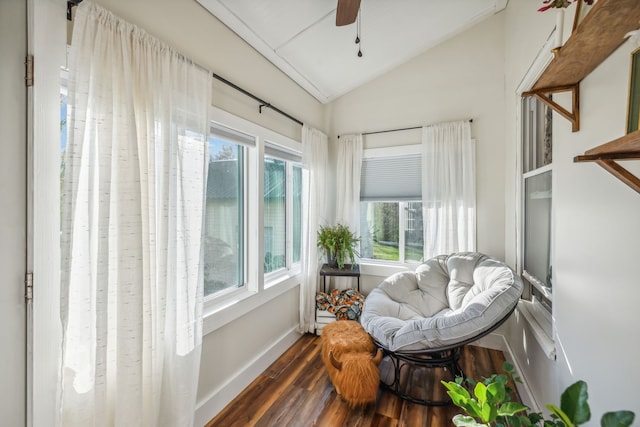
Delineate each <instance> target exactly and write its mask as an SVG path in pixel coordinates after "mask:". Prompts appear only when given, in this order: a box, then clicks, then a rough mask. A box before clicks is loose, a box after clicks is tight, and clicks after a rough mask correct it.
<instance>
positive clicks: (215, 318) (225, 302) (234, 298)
mask: <svg viewBox="0 0 640 427" xmlns="http://www.w3.org/2000/svg"><path fill="white" fill-rule="evenodd" d="M299 285H300V274H296V275H292V276H287V277H285V276H282V277H279V278H278V280H277V281H275V282H272V283H270V284H269V287H268V288H265V289H264V290H262V291H260V292H256V291H248V290H245V291H241V292H238V293H237V294H234V295H230V296H229V297H228V298H224V299H221V300H220V301H214V302H212V303H211V305H209V306H206V307H205V309H204V316H203V317H204V320H203V326H202V329H203V335H207V334H210V333H211V332H213V331H215V330H217V329H220V328H222V327H223V326H225V325H227V324H229V323H231V322H233V321H234V320H236V319H238V318H240V317H242V316H244V315H245V314H247V313H250V312H251V311H252V310H255V309H256V308H258V307H260V306H261V305H263V304H266V303H267V302H269V301H271V300H272V299H275V298H277V297H279V296H280V295H282V294H284V293H286V292H288V291H290V290H291V289H293V288H295V287H296V286H299Z"/></svg>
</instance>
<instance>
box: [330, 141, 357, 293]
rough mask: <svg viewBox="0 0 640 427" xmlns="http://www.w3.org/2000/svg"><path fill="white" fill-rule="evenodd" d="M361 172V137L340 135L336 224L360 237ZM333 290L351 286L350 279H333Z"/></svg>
mask: <svg viewBox="0 0 640 427" xmlns="http://www.w3.org/2000/svg"><path fill="white" fill-rule="evenodd" d="M361 170H362V135H361V134H352V135H342V136H340V140H339V142H338V161H337V169H336V224H343V225H346V226H348V227H349V229H350V230H351V231H353V232H354V233H355V234H356V235H357V236H359V235H360V171H361ZM334 279H335V280H334V283H335V288H336V289H344V288H346V287H350V286H351V282H352V279H351V278H345V277H336V278H334Z"/></svg>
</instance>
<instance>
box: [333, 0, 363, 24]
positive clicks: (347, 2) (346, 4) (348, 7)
mask: <svg viewBox="0 0 640 427" xmlns="http://www.w3.org/2000/svg"><path fill="white" fill-rule="evenodd" d="M358 10H360V0H338V8H337V10H336V25H337V26H338V27H341V26H343V25H349V24H353V23H354V22H355V21H356V18H357V17H358Z"/></svg>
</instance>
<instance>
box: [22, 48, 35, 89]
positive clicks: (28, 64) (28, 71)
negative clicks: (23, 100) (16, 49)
mask: <svg viewBox="0 0 640 427" xmlns="http://www.w3.org/2000/svg"><path fill="white" fill-rule="evenodd" d="M24 65H25V74H24V82H25V84H26V85H27V87H31V86H33V55H27V58H26V60H25V61H24Z"/></svg>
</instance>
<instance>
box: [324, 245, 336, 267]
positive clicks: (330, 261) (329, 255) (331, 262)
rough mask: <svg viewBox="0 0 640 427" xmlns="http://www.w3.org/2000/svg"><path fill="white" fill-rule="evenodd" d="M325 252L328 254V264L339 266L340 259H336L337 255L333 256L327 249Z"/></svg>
mask: <svg viewBox="0 0 640 427" xmlns="http://www.w3.org/2000/svg"><path fill="white" fill-rule="evenodd" d="M325 253H326V254H327V264H329V267H331V268H338V260H337V259H336V257H335V256H333V257H332V256H331V251H329V249H327V250H326V251H325Z"/></svg>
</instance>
